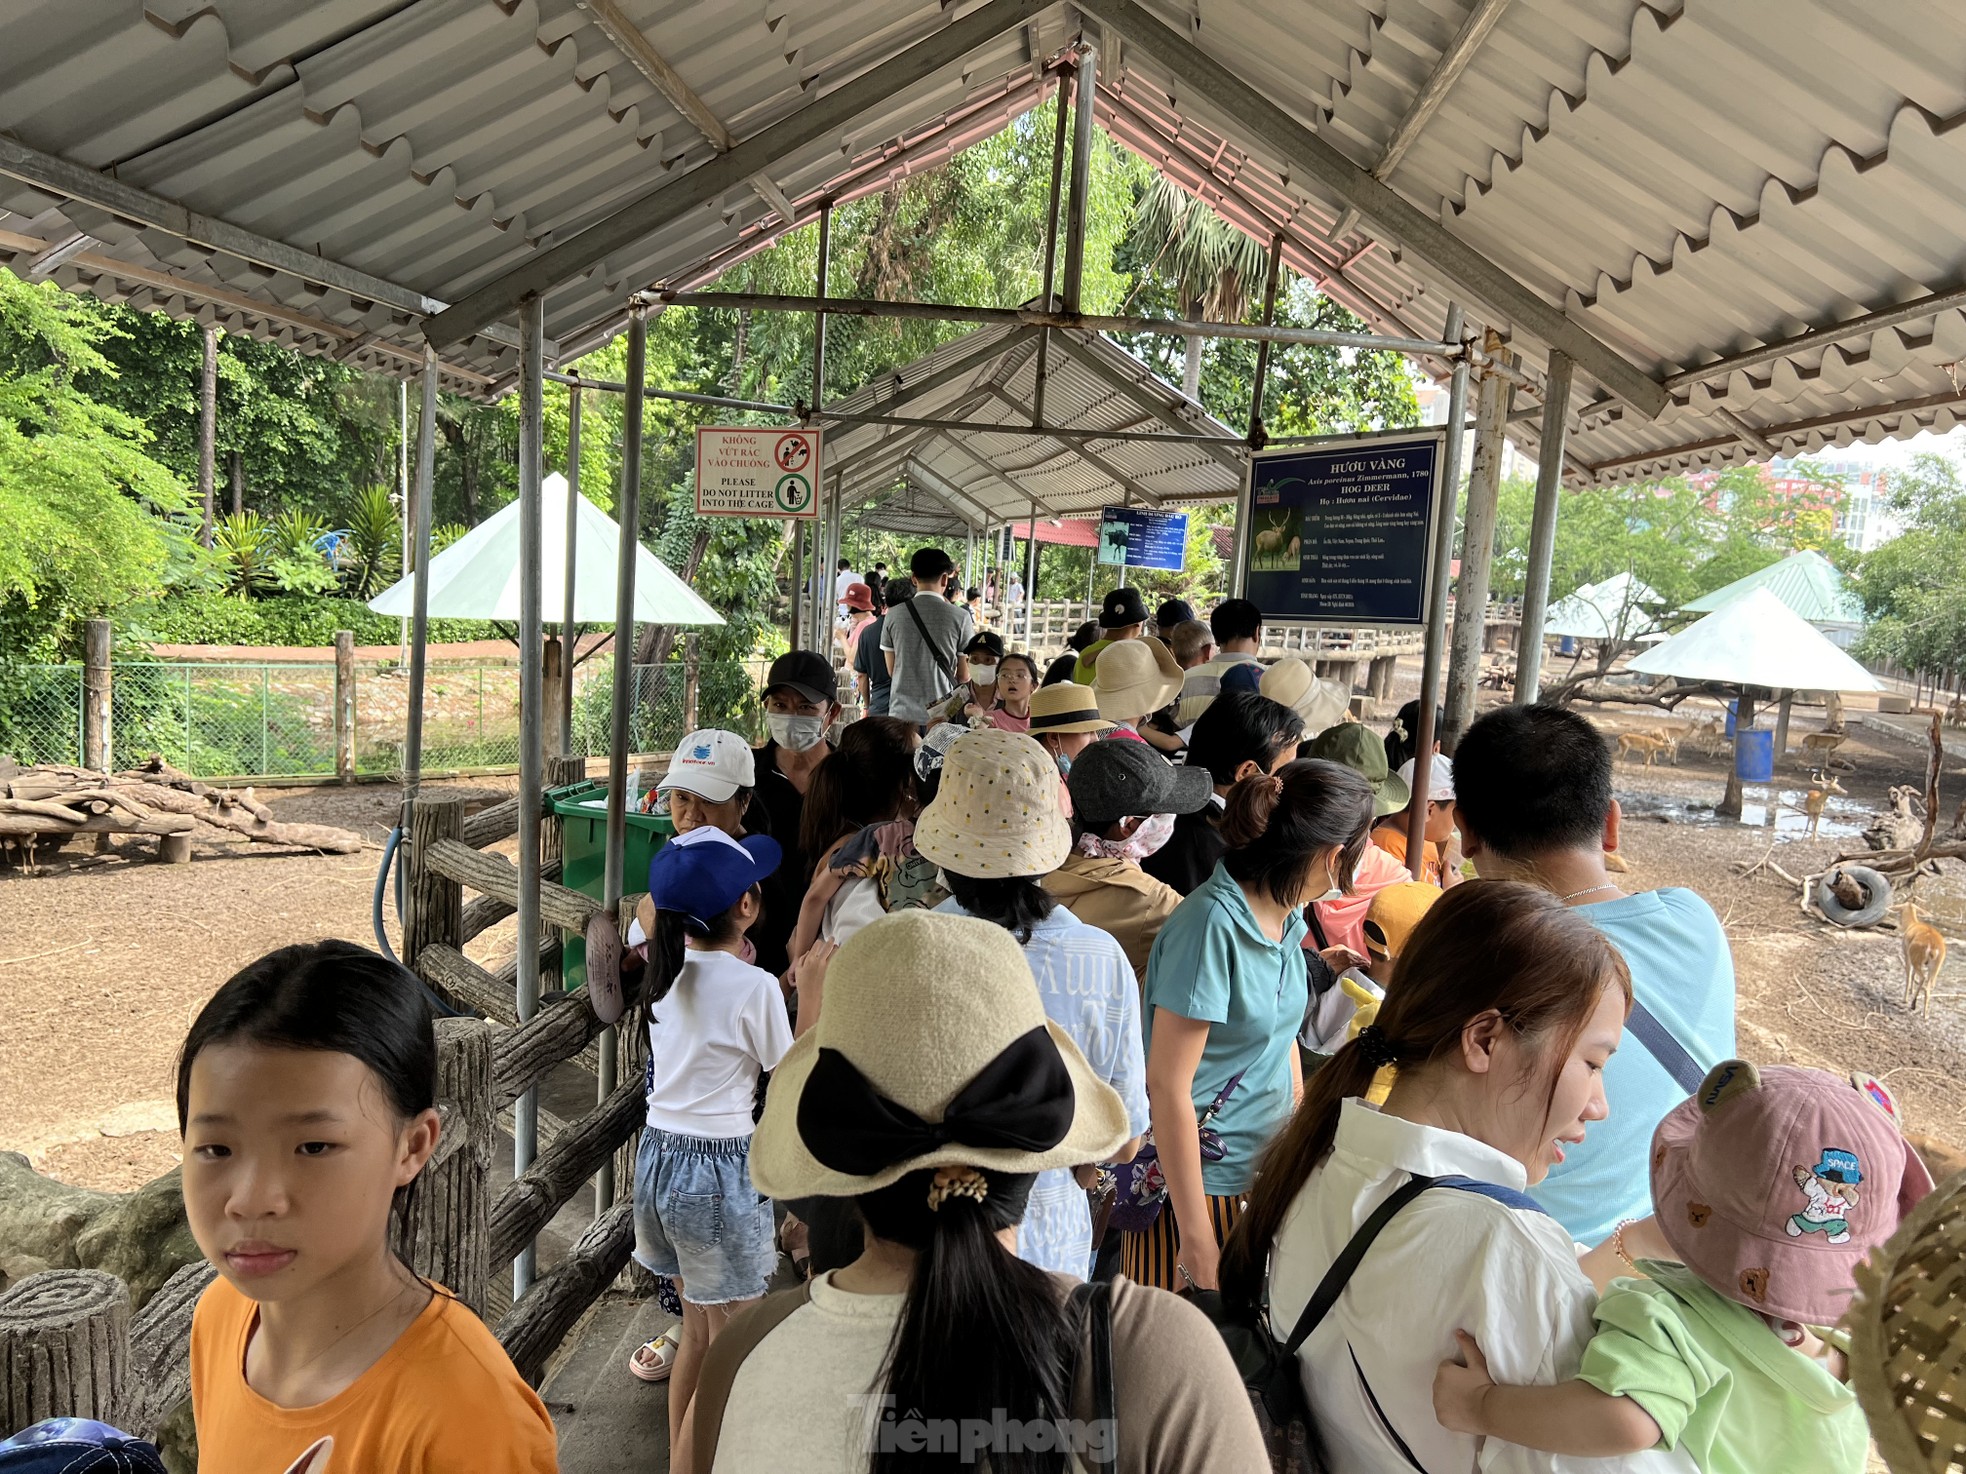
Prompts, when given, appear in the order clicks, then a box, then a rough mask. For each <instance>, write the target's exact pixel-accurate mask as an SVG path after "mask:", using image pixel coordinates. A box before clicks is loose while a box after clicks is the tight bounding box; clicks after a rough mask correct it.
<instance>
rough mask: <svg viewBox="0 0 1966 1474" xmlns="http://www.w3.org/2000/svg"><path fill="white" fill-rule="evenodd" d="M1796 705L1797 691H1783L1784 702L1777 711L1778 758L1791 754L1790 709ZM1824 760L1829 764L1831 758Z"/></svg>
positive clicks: (1776, 753)
mask: <svg viewBox="0 0 1966 1474" xmlns="http://www.w3.org/2000/svg"><path fill="white" fill-rule="evenodd" d="M1794 705H1795V692H1793V691H1784V692H1782V704H1781V707H1780V708H1779V709H1778V710H1777V711H1776V713H1775V756H1776V758H1777V759H1778V760H1779V759H1781V758H1785V757H1787V756H1788V755H1789V711H1790V709H1791V708H1793V707H1794ZM1823 761H1824V763H1825V764H1827V763H1828V761H1829V759H1827V758H1825V759H1823ZM1825 771H1827V768H1825Z"/></svg>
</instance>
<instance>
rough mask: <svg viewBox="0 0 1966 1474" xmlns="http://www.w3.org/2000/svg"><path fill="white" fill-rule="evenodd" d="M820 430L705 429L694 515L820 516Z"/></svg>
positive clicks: (699, 445) (699, 442) (699, 443)
mask: <svg viewBox="0 0 1966 1474" xmlns="http://www.w3.org/2000/svg"><path fill="white" fill-rule="evenodd" d="M818 485H819V431H817V430H774V429H769V428H762V427H756V426H750V425H744V426H727V425H701V426H698V427H697V431H696V510H697V512H698V513H699V514H701V515H702V516H705V517H816V516H818V515H819V498H818V497H817V496H815V495H814V494H813V488H814V487H816V486H818Z"/></svg>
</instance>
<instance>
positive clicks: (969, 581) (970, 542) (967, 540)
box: [963, 527, 983, 589]
mask: <svg viewBox="0 0 1966 1474" xmlns="http://www.w3.org/2000/svg"><path fill="white" fill-rule="evenodd" d="M963 587H965V588H971V589H980V588H982V587H983V584H982V582H981V581H980V580H979V579H978V578H977V576H976V529H975V528H973V527H968V528H964V529H963Z"/></svg>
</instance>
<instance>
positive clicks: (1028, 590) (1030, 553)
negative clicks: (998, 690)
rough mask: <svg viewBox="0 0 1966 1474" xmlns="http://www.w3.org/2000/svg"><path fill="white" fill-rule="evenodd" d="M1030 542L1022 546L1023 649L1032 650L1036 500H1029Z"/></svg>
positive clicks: (1035, 614) (1035, 596)
mask: <svg viewBox="0 0 1966 1474" xmlns="http://www.w3.org/2000/svg"><path fill="white" fill-rule="evenodd" d="M1026 530H1027V531H1029V533H1030V534H1031V537H1030V540H1029V541H1028V542H1026V543H1025V544H1024V648H1025V649H1026V650H1029V649H1031V648H1033V645H1034V637H1035V633H1036V623H1035V622H1036V620H1037V617H1038V499H1037V498H1036V497H1032V498H1031V525H1030V527H1029V528H1028V529H1026Z"/></svg>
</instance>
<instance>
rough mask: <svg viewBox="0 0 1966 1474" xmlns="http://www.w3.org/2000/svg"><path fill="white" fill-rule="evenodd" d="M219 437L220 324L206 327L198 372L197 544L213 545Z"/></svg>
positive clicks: (208, 324)
mask: <svg viewBox="0 0 1966 1474" xmlns="http://www.w3.org/2000/svg"><path fill="white" fill-rule="evenodd" d="M217 436H218V324H217V323H210V322H208V323H206V324H205V357H204V360H203V363H202V365H201V366H200V368H199V371H198V498H199V503H200V505H201V506H202V507H203V511H202V512H201V513H200V514H199V515H200V516H201V517H202V519H203V520H202V521H201V522H200V523H199V524H198V541H199V542H201V543H203V544H204V545H205V546H206V547H208V548H209V547H210V546H211V545H212V527H213V525H214V524H213V510H212V479H213V476H214V474H215V473H214V470H213V461H214V458H215V449H214V448H215V446H216V444H217Z"/></svg>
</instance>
